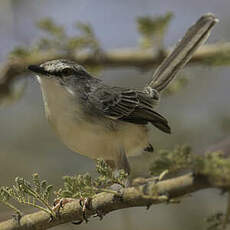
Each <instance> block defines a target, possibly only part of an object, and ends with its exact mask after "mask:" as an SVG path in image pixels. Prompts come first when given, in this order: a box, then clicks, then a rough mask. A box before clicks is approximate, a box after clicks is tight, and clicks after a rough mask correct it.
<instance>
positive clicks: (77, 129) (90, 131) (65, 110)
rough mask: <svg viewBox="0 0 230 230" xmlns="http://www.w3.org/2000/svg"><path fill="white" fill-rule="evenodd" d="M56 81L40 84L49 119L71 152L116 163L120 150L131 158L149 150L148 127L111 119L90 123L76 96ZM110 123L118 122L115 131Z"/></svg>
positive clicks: (44, 80)
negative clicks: (144, 150) (110, 126)
mask: <svg viewBox="0 0 230 230" xmlns="http://www.w3.org/2000/svg"><path fill="white" fill-rule="evenodd" d="M54 81H55V80H54V79H45V78H44V79H43V78H42V79H41V80H40V84H41V88H42V94H43V100H44V104H45V110H46V115H47V118H48V120H49V122H50V124H51V125H52V127H53V128H54V129H55V131H56V133H57V134H58V136H59V137H60V139H61V140H62V141H63V142H64V143H65V144H66V145H67V146H68V147H69V148H70V149H71V150H73V151H75V152H78V153H80V154H82V155H85V156H88V157H90V158H93V159H96V158H99V157H102V158H104V159H106V160H107V159H108V160H115V159H116V158H117V157H119V153H120V149H121V147H123V148H124V149H125V151H126V154H127V155H128V156H129V155H135V154H138V153H141V152H142V150H143V149H144V148H145V147H146V146H147V144H148V130H147V128H146V127H145V126H143V125H135V124H131V123H127V122H123V121H111V120H109V119H105V120H103V121H100V122H89V121H87V120H85V119H84V114H83V113H82V111H81V109H80V106H79V103H78V101H77V99H76V95H73V92H69V91H67V90H66V89H65V88H64V87H63V86H61V85H59V83H58V82H54ZM73 97H74V100H73ZM95 121H96V120H95ZM103 122H104V123H103ZM108 122H110V123H111V122H115V124H114V127H115V128H113V129H111V128H109V125H107V123H108Z"/></svg>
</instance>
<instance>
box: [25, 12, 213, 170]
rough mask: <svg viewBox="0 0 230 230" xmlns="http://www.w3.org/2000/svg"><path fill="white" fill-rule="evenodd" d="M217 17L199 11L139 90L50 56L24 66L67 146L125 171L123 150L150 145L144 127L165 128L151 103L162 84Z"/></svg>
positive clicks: (125, 152)
mask: <svg viewBox="0 0 230 230" xmlns="http://www.w3.org/2000/svg"><path fill="white" fill-rule="evenodd" d="M216 22H217V19H216V18H215V16H213V15H212V14H207V15H204V16H202V17H201V18H200V19H199V20H198V21H197V23H196V24H195V25H193V26H192V27H191V28H190V29H189V30H188V32H187V33H186V34H185V36H184V38H183V39H182V40H181V42H180V43H179V44H178V45H177V47H176V48H175V49H174V51H173V52H172V53H171V54H170V55H169V56H168V57H167V58H166V59H165V60H164V62H163V63H162V64H161V65H160V66H159V68H158V69H157V70H156V72H155V74H154V76H153V80H151V81H150V83H148V84H147V85H146V87H145V88H144V89H143V90H137V89H130V88H123V87H117V86H109V85H106V84H105V83H103V81H102V80H100V79H98V78H96V77H94V76H92V75H91V74H90V73H89V72H87V71H86V69H85V68H84V67H82V66H81V65H79V64H77V63H75V62H73V61H70V60H64V59H59V60H51V61H47V62H45V63H43V64H41V65H31V66H29V67H28V68H29V69H30V70H31V71H33V72H34V73H36V75H37V78H38V81H39V83H40V85H41V90H42V95H43V100H44V105H45V112H46V116H47V118H48V120H49V122H50V124H51V126H52V127H53V128H54V130H55V131H56V133H57V134H58V136H59V137H60V138H61V140H62V141H63V142H64V144H66V145H67V146H68V147H69V148H70V149H71V150H72V151H74V152H77V153H80V154H83V155H85V156H88V157H90V158H93V159H97V158H103V159H104V160H105V161H106V162H107V163H108V164H109V165H110V166H111V167H112V168H113V169H124V170H125V171H126V172H127V173H130V166H129V163H128V160H127V156H133V155H136V154H139V153H141V152H143V151H144V150H146V151H153V148H152V146H151V144H150V140H149V128H148V127H147V124H148V123H150V124H152V125H153V126H154V127H155V128H157V129H159V130H161V131H163V132H164V133H167V134H169V133H170V132H171V130H170V127H169V124H168V121H167V120H166V118H165V117H164V116H162V115H160V114H159V113H157V112H156V111H155V110H154V108H155V106H156V105H157V104H158V102H159V100H160V91H161V90H163V89H164V88H165V87H166V86H167V85H168V84H169V82H170V81H172V79H173V78H174V77H175V75H176V73H177V72H178V71H179V70H180V69H181V68H182V67H183V66H184V65H185V64H186V63H187V62H188V61H189V59H190V58H191V56H192V54H193V52H194V51H195V50H196V49H197V48H198V47H199V46H200V45H201V44H202V43H203V42H204V41H205V40H206V39H207V37H208V34H209V32H210V30H211V28H212V27H213V26H214V24H215V23H216Z"/></svg>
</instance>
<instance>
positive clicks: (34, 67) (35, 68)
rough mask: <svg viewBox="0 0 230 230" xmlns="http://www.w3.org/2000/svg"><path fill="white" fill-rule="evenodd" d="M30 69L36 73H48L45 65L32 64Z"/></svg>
mask: <svg viewBox="0 0 230 230" xmlns="http://www.w3.org/2000/svg"><path fill="white" fill-rule="evenodd" d="M28 69H29V70H30V71H32V72H34V73H37V74H43V75H44V74H47V72H46V71H45V70H44V68H43V67H41V66H39V65H30V66H28Z"/></svg>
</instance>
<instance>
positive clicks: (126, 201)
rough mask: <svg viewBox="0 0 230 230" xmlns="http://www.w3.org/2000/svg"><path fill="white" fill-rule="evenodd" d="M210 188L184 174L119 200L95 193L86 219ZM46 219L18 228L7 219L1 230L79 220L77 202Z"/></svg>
mask: <svg viewBox="0 0 230 230" xmlns="http://www.w3.org/2000/svg"><path fill="white" fill-rule="evenodd" d="M209 187H213V186H212V185H211V184H209V183H208V180H207V179H206V178H205V177H204V176H200V175H196V176H194V175H193V174H192V173H188V174H186V175H183V176H179V177H176V178H172V179H167V180H164V181H160V182H158V183H155V182H154V181H152V182H148V183H145V184H143V185H139V186H135V187H129V188H126V189H124V192H123V194H122V196H121V197H116V195H114V194H111V193H99V194H97V195H96V196H95V197H94V198H93V199H92V201H91V209H90V210H87V211H86V216H87V218H89V217H90V216H92V215H94V214H96V213H97V212H99V213H103V215H105V214H107V213H109V212H112V211H115V210H119V209H124V208H130V207H149V206H150V205H153V204H159V203H164V202H170V201H172V199H173V198H177V197H180V196H183V195H185V194H189V193H192V192H195V191H198V190H201V189H205V188H209ZM49 218H50V217H49V215H48V214H47V213H45V212H42V211H40V212H36V213H33V214H29V215H26V216H23V217H22V218H21V220H20V224H19V223H18V222H17V221H16V220H14V219H10V220H7V221H5V222H2V223H0V229H1V230H16V229H17V230H33V229H36V230H44V229H48V228H51V227H54V226H57V225H60V224H64V223H67V222H70V221H76V220H82V208H81V206H80V204H79V200H74V201H72V202H70V203H67V204H66V205H65V206H64V208H63V209H61V212H60V217H59V218H56V219H54V220H53V221H52V222H49Z"/></svg>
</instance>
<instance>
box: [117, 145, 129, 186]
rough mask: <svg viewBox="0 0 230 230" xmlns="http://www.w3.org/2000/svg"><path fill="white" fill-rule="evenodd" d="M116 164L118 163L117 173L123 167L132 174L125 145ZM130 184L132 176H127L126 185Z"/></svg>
mask: <svg viewBox="0 0 230 230" xmlns="http://www.w3.org/2000/svg"><path fill="white" fill-rule="evenodd" d="M115 165H116V169H115V174H116V173H117V174H119V170H120V169H123V170H124V171H125V172H126V173H127V174H128V175H130V172H131V169H130V165H129V161H128V158H127V156H126V153H125V150H124V148H123V147H121V148H120V152H119V155H118V158H117V159H116V162H115ZM130 184H131V183H130V177H127V178H126V180H125V181H124V185H125V187H129V186H130ZM120 187H121V186H120ZM120 189H121V188H120ZM120 189H119V190H120ZM115 190H116V189H115Z"/></svg>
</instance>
